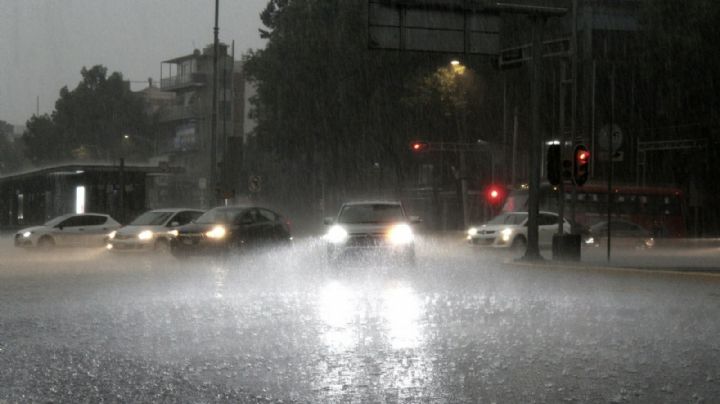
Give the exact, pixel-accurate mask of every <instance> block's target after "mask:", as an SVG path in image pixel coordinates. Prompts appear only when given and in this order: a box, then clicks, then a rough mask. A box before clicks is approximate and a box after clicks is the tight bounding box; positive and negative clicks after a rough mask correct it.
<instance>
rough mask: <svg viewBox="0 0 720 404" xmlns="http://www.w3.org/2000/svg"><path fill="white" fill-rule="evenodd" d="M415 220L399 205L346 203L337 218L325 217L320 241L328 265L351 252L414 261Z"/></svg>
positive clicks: (374, 202)
mask: <svg viewBox="0 0 720 404" xmlns="http://www.w3.org/2000/svg"><path fill="white" fill-rule="evenodd" d="M416 222H419V219H418V218H417V217H412V216H407V215H406V214H405V210H404V209H403V206H402V204H401V203H400V202H397V201H370V202H350V203H345V204H343V205H342V207H341V208H340V212H339V213H338V215H337V217H334V218H333V217H328V218H325V224H326V225H328V226H330V227H329V228H328V231H327V233H326V234H325V236H323V239H324V240H325V241H326V243H327V254H328V259H329V261H330V262H336V261H337V260H339V259H342V258H346V257H348V256H349V255H351V254H354V253H363V252H373V253H380V254H381V255H383V256H390V257H398V258H401V259H403V260H404V261H405V262H406V263H408V264H413V263H414V262H415V243H414V234H413V229H412V227H411V225H412V224H413V223H416Z"/></svg>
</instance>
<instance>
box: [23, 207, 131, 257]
mask: <svg viewBox="0 0 720 404" xmlns="http://www.w3.org/2000/svg"><path fill="white" fill-rule="evenodd" d="M120 226H121V225H120V223H118V222H117V221H116V220H115V219H113V218H112V217H110V216H109V215H105V214H101V213H79V214H67V215H63V216H58V217H56V218H54V219H52V220H50V221H48V222H47V223H45V224H44V225H42V226H34V227H28V228H26V229H22V230H20V231H19V232H17V233H15V247H21V248H41V249H51V248H53V247H56V246H57V247H89V246H102V245H103V244H104V243H105V242H106V241H107V239H108V235H109V234H110V232H112V231H114V230H117V229H119V228H120Z"/></svg>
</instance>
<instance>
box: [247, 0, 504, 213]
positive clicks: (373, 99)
mask: <svg viewBox="0 0 720 404" xmlns="http://www.w3.org/2000/svg"><path fill="white" fill-rule="evenodd" d="M261 19H262V21H263V24H264V25H265V27H266V29H263V30H261V36H262V37H264V38H267V39H268V43H267V46H266V48H265V49H262V50H258V51H255V52H251V53H250V55H249V57H248V58H247V60H246V65H245V71H246V72H247V73H248V75H249V77H250V78H251V80H253V81H254V82H255V83H256V85H257V96H256V97H255V98H254V99H253V100H252V102H253V111H252V114H253V116H254V118H255V119H256V120H257V122H258V125H257V127H256V129H255V135H256V138H255V140H254V142H253V144H255V145H256V146H254V147H257V148H258V151H259V152H258V153H251V155H254V156H262V155H266V154H271V155H272V156H273V157H272V159H271V160H277V161H278V162H279V164H281V165H282V168H281V169H280V170H279V171H281V172H283V173H290V174H285V175H283V176H278V177H280V178H287V184H283V185H282V186H278V189H282V190H283V192H284V195H289V196H290V198H297V197H298V196H300V197H307V198H310V199H311V200H313V201H314V200H317V199H318V198H320V196H321V195H323V196H324V197H325V198H326V199H329V202H330V203H331V204H332V202H333V200H338V199H342V198H343V197H345V196H349V195H353V194H363V195H366V194H367V191H368V190H393V191H398V190H399V189H401V188H402V187H403V186H405V185H406V181H405V177H406V175H407V172H408V170H407V168H408V166H409V165H410V164H411V160H410V159H411V158H412V155H411V154H410V153H409V152H408V149H407V147H408V146H407V145H408V142H409V141H410V140H411V139H414V138H417V137H418V136H428V137H431V138H432V137H434V138H440V137H443V136H445V134H446V133H448V132H449V133H452V134H453V135H452V136H453V137H455V136H456V134H457V133H458V132H459V131H458V130H457V128H456V124H457V122H456V119H455V117H454V116H452V117H450V118H448V117H447V116H446V112H447V110H448V109H453V108H449V106H448V105H447V102H450V103H452V102H454V101H453V100H449V101H448V99H444V98H442V97H440V98H438V97H434V96H432V97H429V98H426V99H422V100H421V98H422V97H418V94H419V93H422V91H423V90H422V89H421V88H419V87H422V86H423V85H424V83H425V82H424V79H425V78H427V77H429V76H430V77H431V76H433V74H434V73H435V72H436V70H437V69H438V67H440V66H446V65H447V63H448V62H449V61H448V60H447V58H446V56H444V55H439V54H429V53H405V52H383V51H373V50H369V49H368V43H367V38H368V35H367V5H366V4H363V3H362V2H343V1H321V0H295V1H287V0H271V1H270V2H269V3H268V6H267V7H266V9H265V10H264V11H263V12H262V14H261ZM425 84H426V83H425ZM428 91H430V90H428ZM430 92H431V91H430ZM474 95H477V93H474ZM477 99H482V97H479V98H477ZM477 99H475V100H474V101H476V100H477ZM474 101H473V102H469V103H468V104H466V108H465V113H466V117H467V119H468V122H469V124H468V125H467V127H468V128H470V129H469V131H468V136H475V135H476V134H477V132H479V131H481V130H483V131H484V133H485V135H484V136H483V137H484V138H486V139H487V137H488V133H492V132H494V131H493V130H491V129H490V128H491V126H490V125H488V121H487V120H486V119H484V118H485V116H484V115H483V113H484V111H482V109H481V108H479V104H478V103H477V102H474ZM463 133H465V132H463ZM493 135H494V133H493ZM490 136H491V137H492V135H490ZM430 140H434V139H430ZM488 140H491V139H488ZM263 160H265V161H267V160H268V159H264V158H263ZM255 164H259V163H255ZM270 177H272V178H275V177H276V176H270ZM328 194H330V195H329V198H328Z"/></svg>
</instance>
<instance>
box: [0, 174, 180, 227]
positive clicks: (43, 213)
mask: <svg viewBox="0 0 720 404" xmlns="http://www.w3.org/2000/svg"><path fill="white" fill-rule="evenodd" d="M178 171H179V170H178V169H172V168H170V167H167V166H164V167H163V166H141V165H124V164H122V165H120V164H115V165H112V164H66V165H57V166H51V167H46V168H41V169H35V170H31V171H26V172H22V173H17V174H12V175H7V176H3V177H0V228H1V229H14V228H18V227H25V226H32V225H37V224H42V223H44V222H45V221H47V220H48V219H51V218H53V217H56V216H59V215H62V214H66V213H84V212H95V213H106V214H109V215H110V216H112V217H113V218H115V219H116V220H118V221H119V222H121V223H125V222H127V221H128V220H130V219H132V218H133V217H135V216H137V215H138V214H140V213H142V212H143V211H145V210H147V209H148V206H147V205H148V204H147V200H148V196H149V195H150V194H153V195H156V194H157V190H155V189H153V188H154V187H156V186H157V184H164V183H167V181H162V180H159V179H162V178H168V177H171V176H173V175H174V174H176V173H177V172H178ZM155 199H157V198H155Z"/></svg>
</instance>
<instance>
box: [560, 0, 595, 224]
mask: <svg viewBox="0 0 720 404" xmlns="http://www.w3.org/2000/svg"><path fill="white" fill-rule="evenodd" d="M577 17H578V0H573V2H572V29H571V31H572V37H571V39H570V70H571V71H570V75H571V76H572V78H571V79H572V93H571V95H570V97H571V99H570V115H571V116H570V133H571V136H572V138H573V144H574V143H575V141H577V140H578V134H577V98H578V87H577V85H578V42H577V41H578V35H577ZM594 99H595V98H594V96H593V100H594ZM564 146H565V145H563V147H564ZM590 150H592V151H593V153H594V152H595V150H594V149H592V148H591V149H590ZM574 158H575V156H573V159H574ZM591 162H592V163H593V164H595V159H592V161H591ZM590 172H592V170H591V171H590ZM571 200H572V203H571V204H570V219H571V220H572V222H573V223H575V205H576V204H577V186H576V185H575V183H574V182H573V184H572V198H571ZM571 232H572V233H574V229H571Z"/></svg>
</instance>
